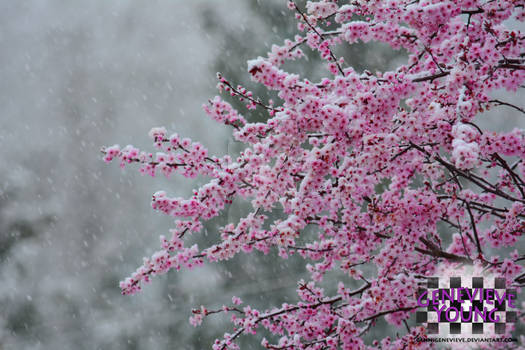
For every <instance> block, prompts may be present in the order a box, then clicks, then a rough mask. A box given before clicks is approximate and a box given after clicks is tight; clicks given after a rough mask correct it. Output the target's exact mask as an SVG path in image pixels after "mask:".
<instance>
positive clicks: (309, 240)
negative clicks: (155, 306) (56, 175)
mask: <svg viewBox="0 0 525 350" xmlns="http://www.w3.org/2000/svg"><path fill="white" fill-rule="evenodd" d="M524 7H525V3H524V2H523V1H512V0H500V1H480V0H462V1H451V0H444V1H441V0H440V1H434V0H421V1H412V0H388V1H364V0H356V1H352V2H351V3H350V4H346V5H342V6H340V5H338V3H337V2H336V1H329V0H320V1H308V2H307V5H306V9H303V8H302V7H301V6H298V5H297V4H295V3H294V2H292V1H289V2H288V8H289V9H290V11H291V13H292V15H291V16H290V20H292V21H293V20H295V19H296V20H297V21H298V24H299V25H298V28H299V34H298V35H296V36H295V37H294V38H293V39H289V40H286V41H285V42H284V43H283V44H281V45H274V46H272V47H271V50H270V52H269V53H268V54H267V56H266V57H259V58H257V59H254V60H251V61H249V62H248V69H247V70H248V72H247V74H249V75H250V76H251V78H252V80H253V81H255V82H257V83H259V84H262V85H264V86H265V87H266V88H267V89H268V90H270V91H275V92H276V94H277V96H278V100H276V101H275V102H273V101H264V99H262V98H259V97H257V96H254V94H253V93H252V92H251V91H249V90H247V89H246V88H245V87H243V86H240V85H237V84H234V83H232V82H230V81H229V80H228V79H227V78H226V77H223V76H222V75H220V74H219V75H218V79H219V82H218V88H219V90H220V91H221V92H222V93H223V95H224V98H225V99H227V98H230V99H232V98H233V99H239V100H241V101H243V102H244V103H245V104H246V110H245V111H242V114H241V112H239V111H237V110H235V109H234V108H233V107H232V105H231V104H230V103H228V102H227V101H226V100H225V99H223V97H215V98H213V99H210V100H209V101H208V103H207V104H206V105H205V106H204V111H205V113H206V114H207V115H209V116H210V117H211V118H212V119H213V120H214V121H216V122H219V123H222V124H225V125H228V126H230V127H231V128H232V133H233V135H234V137H235V139H236V140H238V141H240V142H242V143H244V144H245V149H244V150H243V152H241V154H240V155H239V156H238V157H236V158H232V157H231V156H229V155H225V156H212V155H210V154H209V152H208V150H207V149H206V148H205V147H204V146H202V145H201V144H200V143H197V142H194V141H192V140H190V139H187V138H182V137H180V136H178V135H177V134H173V135H172V136H169V137H168V136H167V135H168V132H167V130H166V129H165V128H154V129H152V130H151V132H150V137H151V138H152V139H153V141H154V148H155V149H156V153H150V152H145V151H140V150H138V149H136V148H134V147H132V146H127V147H125V148H123V149H121V148H120V147H119V146H118V145H115V146H112V147H107V148H105V149H103V153H104V160H105V161H107V162H110V161H112V160H115V159H116V160H119V162H120V164H121V165H122V166H127V165H128V164H131V163H137V165H138V166H139V169H140V171H141V172H142V173H144V174H149V175H151V176H157V175H160V174H161V175H164V176H166V177H168V176H171V175H175V174H178V175H182V176H184V177H189V178H193V177H196V176H198V175H202V176H205V177H206V178H208V179H209V181H208V183H206V184H205V185H203V186H201V187H199V188H197V189H195V190H194V192H193V195H192V196H191V197H189V198H179V197H173V196H171V195H170V194H169V193H167V192H164V191H160V192H157V193H155V194H154V195H153V197H152V203H151V204H152V207H153V208H154V209H156V210H159V211H161V212H163V213H165V214H167V215H170V216H172V217H174V218H176V221H175V227H174V228H173V230H171V232H170V236H168V237H165V236H162V237H161V247H160V250H159V251H158V252H156V253H155V254H153V255H152V256H151V257H150V258H145V259H144V261H143V264H142V265H141V266H140V267H139V268H138V269H137V270H136V271H135V272H134V273H132V275H131V276H130V277H128V278H126V279H124V280H123V281H122V282H121V283H120V287H121V289H122V293H123V294H134V293H136V292H139V291H140V290H141V288H142V287H143V284H144V283H147V282H150V280H151V278H152V277H153V276H156V275H159V274H163V273H166V272H168V271H169V270H172V269H175V270H179V269H183V268H184V269H192V268H194V267H198V266H200V265H202V264H204V263H213V262H216V261H220V260H226V259H234V258H235V256H236V255H237V254H238V253H240V252H245V253H250V254H257V251H259V252H262V253H264V254H266V253H268V252H269V251H271V250H275V251H277V252H278V254H279V256H280V257H281V258H283V259H286V258H288V257H289V256H290V255H292V254H298V255H300V256H301V257H302V258H303V259H304V261H305V269H306V270H307V271H308V272H309V273H310V278H309V280H308V281H299V282H298V287H297V300H296V302H293V303H285V304H282V305H280V306H271V305H269V306H268V308H267V309H265V310H257V309H255V308H253V307H251V306H250V305H249V304H243V305H244V307H242V309H241V308H240V305H241V304H242V302H241V300H240V299H239V298H237V297H233V298H232V305H224V306H223V307H222V308H220V309H218V310H208V309H206V308H205V307H204V306H203V307H201V308H200V309H194V310H193V312H192V317H191V323H192V324H193V325H200V324H201V323H202V322H203V319H204V318H205V317H207V316H211V315H213V314H219V313H228V314H229V315H230V317H231V322H232V324H233V330H232V331H228V332H226V333H225V334H224V337H223V338H222V339H217V340H216V342H215V343H214V344H213V349H221V350H222V349H237V348H238V345H237V344H236V343H235V341H236V340H237V338H239V337H240V336H241V335H243V334H251V335H252V336H253V335H255V337H257V334H260V331H261V330H262V329H265V330H266V331H265V333H266V334H271V335H272V337H271V338H263V339H259V340H258V342H260V343H261V345H262V346H263V347H265V348H268V349H336V348H343V349H395V350H398V349H427V348H432V344H431V343H429V342H421V341H418V339H419V338H421V337H423V338H424V337H426V329H425V327H423V326H416V327H409V326H408V323H405V322H406V321H407V319H409V318H410V317H411V315H413V313H414V312H415V310H416V309H417V304H416V298H415V295H416V291H417V289H418V285H419V284H420V283H422V282H423V281H424V278H425V276H432V275H433V274H434V273H435V272H436V271H437V270H436V267H437V266H438V265H439V264H440V265H445V266H447V267H452V268H455V267H458V268H459V267H460V266H463V265H468V264H474V265H476V266H478V267H480V268H484V269H486V270H488V271H490V272H491V273H493V274H495V275H498V276H502V277H505V278H506V280H507V281H508V283H509V285H512V286H513V287H515V288H518V289H519V288H520V287H521V286H523V285H524V284H525V273H524V271H523V270H524V268H523V262H524V261H525V257H524V256H525V255H524V252H522V251H519V247H520V245H519V244H520V243H521V244H522V243H523V235H524V233H525V223H524V218H525V180H524V179H525V133H524V130H522V129H518V128H515V129H513V130H512V131H510V132H493V131H489V130H485V129H484V128H482V127H481V126H480V125H482V123H480V121H481V119H482V118H488V117H486V116H483V115H482V114H481V113H482V112H484V111H486V110H489V109H498V111H500V112H501V113H503V112H504V111H506V110H507V108H513V109H515V110H518V111H520V112H521V113H523V109H522V108H521V107H519V106H515V105H513V104H511V103H510V102H507V101H502V100H499V99H496V98H494V97H493V96H494V91H496V90H499V89H505V90H506V91H507V92H508V94H509V95H510V94H514V93H516V91H517V90H518V89H520V88H523V85H524V83H525V60H524V59H523V54H524V43H525V35H524V34H523V33H522V32H520V31H519V30H515V29H510V28H509V27H507V24H508V23H509V20H511V19H517V20H520V21H523V20H524V19H525V11H524ZM294 18H295V19H294ZM358 41H362V42H370V41H373V42H381V43H384V44H387V45H389V46H390V47H391V48H392V49H395V50H397V49H401V48H403V49H405V50H406V51H407V52H408V55H409V56H408V59H407V61H406V62H404V63H402V64H400V65H399V66H398V67H396V68H394V69H392V70H390V71H385V72H376V73H371V72H368V71H366V70H365V71H364V72H363V73H358V72H356V71H355V70H354V69H352V67H348V66H346V65H345V61H344V60H343V58H342V57H337V55H336V52H337V51H336V50H335V48H336V47H337V46H338V45H351V44H353V43H356V42H358ZM303 49H307V50H313V51H315V52H317V53H318V54H319V56H320V57H321V58H322V59H323V60H324V61H325V67H326V77H325V78H323V79H321V80H320V81H310V80H308V79H306V78H304V77H301V76H299V75H297V74H294V73H290V72H287V71H286V70H285V68H284V67H285V65H284V64H285V63H286V62H287V61H293V60H297V59H301V58H302V57H303V56H304V54H303V51H302V50H303ZM254 109H258V110H260V111H262V112H264V113H266V114H267V120H266V122H260V123H252V122H249V120H250V117H249V116H250V113H252V112H251V111H252V110H254ZM489 122H490V121H489ZM486 124H487V123H485V125H486ZM238 197H240V198H243V199H245V200H247V201H249V203H250V205H251V212H250V213H249V214H247V215H246V216H245V217H243V218H241V219H240V220H239V221H238V222H231V223H228V224H227V225H225V226H224V227H222V228H221V229H220V232H219V233H220V235H219V236H220V237H219V238H218V239H217V241H216V242H215V243H214V244H213V245H211V246H209V247H198V246H196V245H193V246H188V245H189V244H188V243H187V240H186V237H188V236H190V235H195V234H200V233H201V232H202V230H203V225H202V223H203V222H204V221H206V220H209V219H211V218H214V217H217V216H219V215H221V213H222V212H223V210H224V208H225V206H226V205H227V204H229V203H231V202H232V200H233V199H235V198H238ZM274 209H281V210H282V211H283V212H284V214H285V217H284V218H281V219H275V220H273V219H270V217H271V216H269V215H267V214H268V213H269V212H271V211H272V210H274ZM312 227H313V228H314V231H315V235H314V236H313V237H312V236H306V235H305V234H304V232H305V230H306V229H307V228H312ZM447 242H449V243H447ZM507 247H517V248H518V250H515V251H514V252H513V253H512V254H511V255H510V256H506V255H505V254H504V253H502V250H500V249H499V248H507ZM365 267H366V268H365ZM369 267H373V268H372V269H371V268H369ZM370 271H374V272H370ZM337 273H339V274H337ZM341 274H344V275H345V278H340V280H339V281H338V282H337V284H336V288H331V289H330V290H336V292H334V294H329V293H325V289H323V286H324V285H325V283H326V280H327V279H326V278H325V277H326V276H327V275H330V276H334V275H335V276H341ZM327 290H328V289H327ZM380 318H384V319H385V320H386V322H388V323H389V324H391V325H392V326H393V327H398V332H397V334H398V336H397V337H396V338H395V339H392V338H388V337H386V338H383V339H376V340H375V341H373V342H371V343H370V342H365V339H366V338H365V337H364V336H365V335H366V334H367V333H368V332H369V330H370V329H371V328H372V327H374V325H375V324H376V321H377V320H378V319H380ZM405 325H406V326H405ZM510 332H511V330H510V329H509V330H508V331H507V333H506V336H509V335H510ZM514 345H515V344H514ZM483 346H485V347H487V346H486V345H483ZM507 346H510V345H509V344H508V343H490V347H491V348H502V347H507Z"/></svg>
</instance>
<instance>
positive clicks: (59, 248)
mask: <svg viewBox="0 0 525 350" xmlns="http://www.w3.org/2000/svg"><path fill="white" fill-rule="evenodd" d="M295 25H296V23H295V20H294V18H293V16H290V13H289V12H288V10H286V9H285V2H284V1H280V0H275V1H274V0H271V1H270V0H264V1H256V0H249V1H246V0H227V1H226V0H221V1H209V0H208V1H203V0H193V1H191V2H190V1H182V0H149V1H142V2H129V1H124V0H112V1H107V0H91V1H75V2H69V1H59V0H22V1H8V0H0V46H1V52H0V106H1V108H2V115H1V116H0V145H1V147H0V161H1V162H2V164H3V166H2V171H1V172H0V349H204V348H210V347H211V343H212V342H213V339H215V338H216V337H220V336H221V335H222V334H223V333H224V332H225V331H230V330H231V329H230V327H229V323H228V322H227V320H225V319H224V318H222V316H217V317H215V318H209V319H206V320H205V321H204V323H203V327H199V328H193V327H192V326H191V325H190V324H189V323H188V318H189V316H190V314H191V309H192V308H193V307H199V306H200V305H201V304H203V305H206V306H208V307H209V308H212V309H213V308H219V307H220V306H221V305H222V304H223V303H230V302H231V296H232V295H237V296H240V297H241V298H243V299H244V300H245V301H246V302H248V303H251V304H253V305H255V306H260V307H265V306H266V307H269V306H271V305H280V304H281V303H282V302H286V301H288V302H292V301H294V300H295V287H296V281H297V280H298V279H300V278H307V274H306V273H305V270H304V262H303V261H301V260H300V259H293V258H292V259H290V260H288V261H285V262H283V261H277V262H276V259H274V258H275V256H272V255H271V254H270V256H266V257H265V256H260V255H255V254H252V256H249V258H247V257H245V256H243V255H241V256H238V257H237V258H235V259H234V260H233V261H229V262H226V263H223V264H213V265H206V266H205V267H203V268H201V269H198V270H195V271H193V272H190V273H186V272H180V273H176V272H170V273H168V274H167V275H164V276H161V277H156V278H155V279H154V281H153V283H152V284H150V285H148V286H146V288H145V289H144V292H143V293H141V294H139V295H136V296H133V297H129V296H121V295H120V290H119V287H118V282H119V281H120V280H122V279H123V278H125V277H127V276H128V275H129V274H130V273H131V272H132V271H134V270H135V269H136V268H137V267H138V266H139V265H140V264H141V262H142V257H143V256H149V255H150V254H151V253H152V252H154V251H155V250H157V249H158V247H159V240H158V236H159V235H161V234H167V233H168V230H169V228H170V227H171V225H172V222H173V220H172V219H171V218H169V217H167V216H164V215H161V214H158V213H156V212H154V211H153V210H152V209H151V207H150V200H151V195H152V194H153V193H154V192H155V191H157V190H160V189H163V190H166V191H167V192H168V193H169V195H171V196H188V195H189V194H190V193H191V190H192V189H193V188H194V187H196V186H198V185H199V184H202V183H204V181H205V179H197V180H195V181H193V182H192V181H189V180H187V179H184V178H182V177H177V176H175V177H173V178H171V179H170V180H166V179H162V178H160V177H159V178H156V179H151V178H148V177H143V176H141V175H140V174H139V173H138V171H136V169H134V168H133V167H129V168H126V169H125V170H124V171H122V170H121V169H120V168H119V167H118V166H117V165H116V164H112V165H106V164H105V163H104V162H103V161H102V160H101V155H100V149H101V147H102V146H108V145H112V144H115V143H118V144H120V145H121V146H125V145H127V144H133V145H135V146H138V147H140V148H145V149H152V147H151V141H150V139H149V138H148V137H147V133H148V131H149V130H150V128H151V127H153V126H165V127H166V128H167V129H168V131H169V133H172V132H177V133H179V134H180V135H185V136H189V137H191V138H193V139H194V140H198V141H200V142H202V143H203V144H204V145H205V146H207V147H209V148H210V151H211V153H212V154H216V155H222V154H224V153H226V152H230V153H232V154H234V153H236V152H239V150H240V149H241V148H240V145H238V144H236V143H235V142H234V141H233V140H232V138H231V137H230V134H229V131H230V130H228V128H225V127H222V126H220V125H218V124H216V123H214V122H212V121H211V120H209V119H208V117H206V116H205V114H204V113H203V112H202V111H201V105H202V104H203V103H205V102H206V101H207V100H208V99H209V98H210V97H212V96H214V95H215V94H216V90H215V85H216V77H215V72H217V71H221V72H222V73H223V74H224V76H225V77H227V78H228V79H230V80H231V81H233V82H239V83H243V84H246V85H247V86H248V87H250V88H252V89H253V90H254V91H255V92H256V93H258V94H260V95H261V96H262V97H268V96H267V95H265V93H264V91H263V90H262V89H260V87H257V86H254V85H253V84H252V83H251V82H250V81H249V74H247V72H246V63H245V62H246V60H248V59H250V58H254V57H257V56H258V55H264V54H265V53H266V52H267V51H268V49H269V48H270V46H271V44H273V43H278V44H279V43H281V42H282V40H283V39H284V38H286V37H290V36H291V35H293V33H295ZM342 50H343V51H342V52H340V54H344V55H345V58H346V60H347V62H349V64H351V65H353V66H354V67H355V68H356V70H358V71H362V70H363V69H365V68H366V69H368V70H370V71H372V72H374V71H375V70H382V71H385V70H387V69H389V68H391V67H392V66H394V65H396V64H397V63H399V62H402V61H403V60H404V58H405V57H406V53H405V52H402V51H392V50H391V49H388V48H387V47H386V46H384V45H380V44H368V45H363V44H356V45H353V46H352V47H346V48H344V49H342ZM290 69H293V70H294V71H296V72H299V73H301V74H303V75H304V76H306V77H309V78H311V79H316V78H318V77H320V76H322V75H323V74H325V70H324V68H321V67H320V64H319V59H318V57H316V56H315V55H309V57H308V59H306V60H303V61H300V62H297V64H294V65H293V67H291V68H290ZM232 102H233V103H234V104H235V102H234V101H232ZM242 112H244V111H242ZM507 112H508V113H507ZM505 115H506V117H505V118H503V119H504V121H503V122H502V123H500V124H501V126H502V127H503V126H505V125H507V126H508V125H515V124H516V123H517V120H518V118H520V116H517V117H516V116H515V114H513V112H512V110H505ZM245 116H246V117H247V119H248V120H249V121H260V120H264V119H265V118H266V116H265V115H263V114H259V112H253V113H250V114H246V115H245ZM247 210H248V208H247V206H246V204H245V203H237V202H236V203H234V204H233V205H232V206H231V207H230V209H229V210H228V211H227V212H226V213H225V214H224V215H223V216H221V217H219V218H217V219H215V220H213V221H212V222H210V223H208V224H207V226H206V232H205V233H204V234H203V235H202V236H201V237H197V238H195V241H197V242H199V243H200V244H201V245H203V246H205V245H206V244H209V243H210V242H212V241H214V240H215V239H216V237H217V228H218V227H219V226H221V225H224V224H225V223H227V222H230V221H235V220H237V219H238V218H239V217H241V216H243V215H245V214H246V213H247ZM274 215H279V213H275V214H274ZM380 330H381V328H380ZM392 332H395V330H393V331H392ZM371 336H372V337H373V336H374V334H373V333H372V335H371ZM254 340H255V339H254V338H250V337H247V338H246V339H245V338H242V339H241V341H242V343H243V346H244V347H243V348H248V349H249V348H259V343H258V341H254Z"/></svg>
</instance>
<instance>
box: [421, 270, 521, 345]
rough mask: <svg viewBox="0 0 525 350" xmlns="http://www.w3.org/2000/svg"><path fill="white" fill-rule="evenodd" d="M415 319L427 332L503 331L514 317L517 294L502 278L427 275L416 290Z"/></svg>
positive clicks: (515, 316)
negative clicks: (416, 306) (423, 285)
mask: <svg viewBox="0 0 525 350" xmlns="http://www.w3.org/2000/svg"><path fill="white" fill-rule="evenodd" d="M417 296H418V305H419V306H420V307H421V309H420V310H421V311H417V312H416V322H417V323H418V324H426V327H427V334H429V335H448V334H485V335H489V334H505V332H506V327H507V324H508V323H514V322H516V320H517V310H516V309H515V306H516V304H517V300H516V299H517V294H516V290H515V289H508V288H506V281H505V279H504V278H484V277H471V278H465V277H463V278H462V277H447V278H439V277H429V278H427V282H426V288H420V289H419V290H418V295H417Z"/></svg>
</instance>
